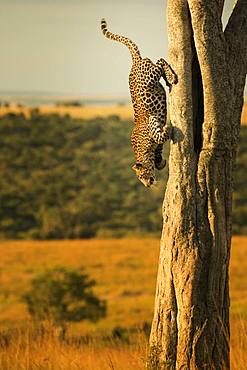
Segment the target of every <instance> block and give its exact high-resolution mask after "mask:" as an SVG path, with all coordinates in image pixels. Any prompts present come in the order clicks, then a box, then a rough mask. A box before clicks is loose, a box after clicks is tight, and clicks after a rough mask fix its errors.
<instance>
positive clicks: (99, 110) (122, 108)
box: [0, 103, 247, 125]
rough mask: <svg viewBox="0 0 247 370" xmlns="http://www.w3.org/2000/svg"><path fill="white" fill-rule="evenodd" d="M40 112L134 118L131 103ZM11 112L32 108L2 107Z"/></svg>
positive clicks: (0, 111)
mask: <svg viewBox="0 0 247 370" xmlns="http://www.w3.org/2000/svg"><path fill="white" fill-rule="evenodd" d="M39 110H40V113H42V114H52V113H57V114H60V115H65V114H69V115H70V116H71V117H73V118H83V119H93V118H95V117H108V116H112V115H117V116H119V117H120V118H122V119H133V108H132V106H131V105H98V106H95V105H94V106H83V107H66V106H55V105H47V106H46V105H44V106H40V107H39ZM9 112H13V113H24V114H25V115H26V116H29V115H30V109H29V108H27V107H21V108H19V107H17V106H11V107H9V108H6V107H0V116H3V115H5V114H7V113H9ZM241 123H242V124H244V125H246V124H247V103H245V104H244V106H243V111H242V116H241Z"/></svg>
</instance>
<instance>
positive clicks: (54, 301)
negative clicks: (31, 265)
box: [23, 267, 106, 325]
mask: <svg viewBox="0 0 247 370" xmlns="http://www.w3.org/2000/svg"><path fill="white" fill-rule="evenodd" d="M95 284H96V283H95V281H94V280H91V279H89V277H88V275H86V274H85V273H83V272H79V271H76V270H72V269H68V268H65V267H58V268H55V269H53V270H46V271H44V272H43V273H42V274H40V275H38V276H36V277H35V278H34V279H33V280H32V282H31V289H30V291H29V292H27V293H26V294H24V295H23V299H24V301H25V302H26V304H27V306H28V310H29V313H30V314H31V316H32V317H33V318H35V319H38V320H47V319H48V320H50V321H52V322H54V323H55V324H58V325H62V324H64V323H66V322H68V321H74V322H77V321H82V320H90V321H97V320H99V319H100V318H102V317H104V316H105V315H106V302H105V301H103V300H100V299H99V298H98V297H96V296H95V295H94V293H93V291H92V287H93V286H95Z"/></svg>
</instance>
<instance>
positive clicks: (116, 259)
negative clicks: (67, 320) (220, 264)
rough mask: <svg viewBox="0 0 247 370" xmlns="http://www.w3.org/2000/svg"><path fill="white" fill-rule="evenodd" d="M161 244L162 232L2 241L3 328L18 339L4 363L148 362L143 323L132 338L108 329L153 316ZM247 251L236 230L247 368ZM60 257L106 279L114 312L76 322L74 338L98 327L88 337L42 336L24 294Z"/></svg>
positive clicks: (97, 366)
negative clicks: (34, 325) (129, 340)
mask: <svg viewBox="0 0 247 370" xmlns="http://www.w3.org/2000/svg"><path fill="white" fill-rule="evenodd" d="M158 249H159V241H158V240H155V239H143V240H141V239H122V240H75V241H70V240H68V241H42V242H41V241H5V242H1V243H0V271H1V275H0V284H1V296H0V330H1V331H3V332H6V331H9V332H10V333H12V334H11V335H12V337H14V340H12V341H11V343H10V345H9V346H7V347H6V348H3V351H2V353H1V355H0V369H1V370H17V369H18V370H19V369H31V370H32V369H44V370H46V369H54V370H55V369H61V370H67V369H68V370H70V369H71V370H73V369H85V370H104V369H117V370H132V369H133V370H134V369H137V370H138V369H140V370H141V369H144V368H145V358H146V348H147V338H145V337H144V334H143V332H142V331H140V332H137V334H135V339H134V340H133V342H132V344H131V345H128V344H127V343H125V344H124V343H122V342H116V341H112V342H111V339H110V340H109V339H108V340H107V341H104V340H103V339H102V338H103V336H102V335H103V334H104V333H105V334H106V335H108V336H109V335H110V334H111V331H112V329H114V328H115V327H117V326H121V327H126V328H133V327H139V328H140V327H142V325H143V323H144V322H145V321H146V322H150V321H151V320H152V314H153V303H154V293H155V280H156V271H157V263H158V253H159V251H158ZM246 252H247V237H234V238H233V243H232V257H231V269H230V274H231V299H232V300H231V323H232V336H231V364H232V369H234V370H244V369H246V364H247V259H246V258H245V256H246ZM58 265H62V266H71V267H75V268H77V267H80V266H84V267H85V270H86V271H87V272H88V273H89V274H90V276H91V277H92V278H94V279H96V281H97V282H98V285H97V289H96V292H97V294H98V295H99V296H100V297H102V298H105V299H106V300H107V302H108V316H107V317H106V318H105V319H102V320H101V321H100V322H99V323H97V324H90V323H87V322H82V323H78V324H70V325H69V330H68V338H73V337H75V338H78V337H79V336H82V335H84V336H85V335H86V334H88V333H90V335H91V337H90V338H91V339H90V341H89V343H87V344H85V343H84V344H82V343H78V342H75V343H74V342H73V341H71V342H61V341H58V340H57V339H56V338H54V337H53V336H52V335H51V333H52V331H48V336H47V337H45V338H41V337H39V336H37V335H36V336H34V335H33V329H32V323H31V322H30V321H29V317H28V313H27V310H26V307H25V306H24V305H23V303H22V302H21V300H20V297H21V294H22V293H23V292H24V291H25V290H26V289H28V286H29V283H30V279H31V278H32V277H33V276H35V275H36V274H37V273H38V272H39V271H41V270H43V269H44V268H47V267H53V266H58ZM14 328H17V329H14ZM14 330H16V331H15V332H14V335H13V331H14ZM49 333H50V334H49Z"/></svg>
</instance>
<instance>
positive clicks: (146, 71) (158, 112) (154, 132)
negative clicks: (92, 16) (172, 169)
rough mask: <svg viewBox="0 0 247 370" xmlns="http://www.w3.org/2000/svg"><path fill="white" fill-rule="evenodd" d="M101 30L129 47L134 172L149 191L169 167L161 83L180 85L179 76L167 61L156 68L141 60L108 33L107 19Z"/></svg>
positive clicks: (135, 51)
mask: <svg viewBox="0 0 247 370" xmlns="http://www.w3.org/2000/svg"><path fill="white" fill-rule="evenodd" d="M101 29H102V32H103V34H104V35H105V36H106V37H107V38H109V39H111V40H115V41H119V42H121V43H122V44H124V45H126V46H127V47H128V49H129V51H130V54H131V56H132V68H131V71H130V74H129V88H130V94H131V99H132V104H133V108H134V128H133V131H132V135H131V143H132V147H133V150H134V154H135V158H136V163H135V165H134V166H133V167H132V168H133V170H134V171H135V172H136V175H137V177H138V178H139V180H140V181H141V182H142V183H143V184H144V185H145V186H147V187H149V186H151V185H152V184H153V183H154V182H155V168H157V169H158V170H161V169H162V168H164V167H165V165H166V161H165V160H164V159H163V158H162V149H163V144H164V142H165V141H167V140H168V139H169V137H170V133H171V132H170V131H171V126H167V125H166V117H167V107H166V93H165V89H164V87H163V86H162V85H161V83H160V82H159V81H160V78H161V77H163V78H164V80H165V82H166V84H167V85H168V86H171V85H172V84H175V83H176V82H177V76H176V74H175V73H174V72H173V70H172V68H171V67H170V66H169V64H168V63H167V62H166V61H165V60H164V59H159V60H158V61H157V63H156V64H154V63H153V62H152V61H151V60H150V59H148V58H142V57H141V54H140V52H139V49H138V47H137V45H136V44H135V43H134V42H133V41H131V40H130V39H128V38H127V37H124V36H119V35H116V34H113V33H111V32H110V31H108V29H107V24H106V21H105V20H104V19H102V21H101ZM165 125H166V126H165Z"/></svg>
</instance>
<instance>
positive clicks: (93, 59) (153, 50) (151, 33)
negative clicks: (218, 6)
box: [0, 0, 231, 98]
mask: <svg viewBox="0 0 247 370" xmlns="http://www.w3.org/2000/svg"><path fill="white" fill-rule="evenodd" d="M230 3H231V2H230V0H228V2H227V4H228V6H227V9H226V13H227V14H228V13H229V9H230V7H229V4H230ZM0 4H1V9H2V12H1V13H0V31H1V32H0V40H1V47H2V55H1V60H0V80H1V86H0V93H1V92H9V93H11V94H20V93H24V94H28V93H30V92H31V93H33V94H53V95H56V94H57V95H67V96H75V95H78V96H85V97H88V98H90V97H102V96H104V97H108V96H109V97H114V96H117V97H119V96H120V97H123V98H128V97H129V91H128V73H129V69H130V66H131V58H130V54H129V51H128V49H127V48H126V47H125V46H123V45H121V44H119V43H116V42H113V41H109V40H107V39H106V38H104V36H103V35H102V33H101V30H100V19H101V18H102V17H104V18H106V19H107V21H108V25H109V29H110V30H111V31H112V32H114V33H118V34H123V35H126V36H129V37H130V38H131V39H133V41H135V42H136V43H137V45H138V46H139V48H140V50H141V53H142V55H143V56H148V57H150V58H151V59H153V60H154V61H155V60H157V59H158V58H160V57H165V58H166V57H167V33H166V1H163V0H154V1H152V2H150V1H149V0H135V1H131V0H125V1H124V2H121V1H120V0H116V1H114V0H104V1H100V0H0Z"/></svg>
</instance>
